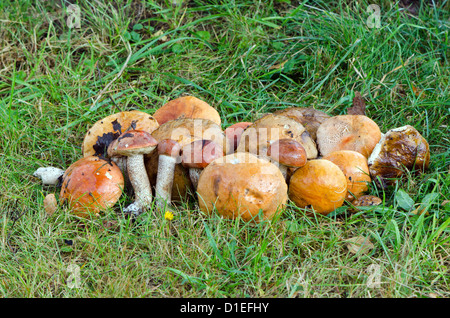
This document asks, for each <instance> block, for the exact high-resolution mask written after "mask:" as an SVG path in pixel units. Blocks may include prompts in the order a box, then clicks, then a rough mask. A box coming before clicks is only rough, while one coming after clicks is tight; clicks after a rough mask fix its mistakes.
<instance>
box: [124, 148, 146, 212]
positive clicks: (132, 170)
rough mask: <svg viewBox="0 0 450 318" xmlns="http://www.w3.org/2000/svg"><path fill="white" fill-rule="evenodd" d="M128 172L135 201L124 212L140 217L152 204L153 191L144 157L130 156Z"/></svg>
mask: <svg viewBox="0 0 450 318" xmlns="http://www.w3.org/2000/svg"><path fill="white" fill-rule="evenodd" d="M127 170H128V177H129V178H130V183H131V185H132V186H133V189H134V196H135V200H134V202H133V203H132V204H130V205H129V206H128V207H126V208H125V209H124V212H131V213H133V214H136V215H139V214H141V213H142V212H143V211H144V209H146V208H149V207H150V205H151V204H152V190H151V186H150V181H149V178H148V175H147V170H146V169H145V164H144V156H143V155H133V156H129V157H128V158H127Z"/></svg>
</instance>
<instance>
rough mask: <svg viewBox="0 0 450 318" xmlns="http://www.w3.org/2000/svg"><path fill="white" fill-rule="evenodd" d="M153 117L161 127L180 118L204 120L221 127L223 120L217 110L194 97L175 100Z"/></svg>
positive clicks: (165, 105)
mask: <svg viewBox="0 0 450 318" xmlns="http://www.w3.org/2000/svg"><path fill="white" fill-rule="evenodd" d="M153 116H154V117H155V118H156V120H157V121H158V123H159V124H160V125H162V124H164V123H166V122H168V121H170V120H174V119H178V118H204V119H209V120H211V121H212V122H214V123H216V124H217V125H219V126H220V124H221V118H220V115H219V113H218V112H217V110H216V109H215V108H214V107H212V106H210V105H209V104H208V103H207V102H205V101H202V100H201V99H199V98H197V97H194V96H183V97H179V98H176V99H173V100H171V101H169V102H167V103H166V104H164V105H163V106H162V107H161V108H159V109H157V110H156V111H155V113H154V114H153Z"/></svg>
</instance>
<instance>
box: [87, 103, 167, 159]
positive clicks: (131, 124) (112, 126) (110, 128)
mask: <svg viewBox="0 0 450 318" xmlns="http://www.w3.org/2000/svg"><path fill="white" fill-rule="evenodd" d="M158 126H159V124H158V122H157V121H156V119H155V118H154V117H153V116H151V115H149V114H147V113H145V112H142V111H138V110H132V111H123V112H119V113H115V114H112V115H109V116H107V117H105V118H103V119H101V120H99V121H97V122H96V123H95V124H94V125H93V126H92V127H91V128H90V129H89V130H88V132H87V133H86V135H85V137H84V140H83V144H82V146H81V150H82V152H83V156H84V157H87V156H93V155H99V156H104V155H106V152H107V149H108V146H109V144H110V143H111V142H112V141H113V140H114V139H117V138H118V137H119V136H120V135H121V134H122V133H124V132H125V131H126V130H128V129H130V128H131V129H137V130H144V131H147V132H149V133H151V132H153V130H155V129H156V128H158Z"/></svg>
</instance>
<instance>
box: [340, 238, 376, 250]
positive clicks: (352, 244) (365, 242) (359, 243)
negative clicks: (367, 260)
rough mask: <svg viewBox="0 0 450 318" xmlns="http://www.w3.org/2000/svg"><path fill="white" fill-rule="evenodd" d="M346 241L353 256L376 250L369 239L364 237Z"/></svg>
mask: <svg viewBox="0 0 450 318" xmlns="http://www.w3.org/2000/svg"><path fill="white" fill-rule="evenodd" d="M346 241H347V242H348V243H347V248H348V250H349V251H350V253H353V254H358V253H360V254H367V253H369V251H370V250H372V249H373V248H374V245H373V244H372V242H370V240H369V238H367V237H364V236H355V237H352V238H349V239H348V240H346Z"/></svg>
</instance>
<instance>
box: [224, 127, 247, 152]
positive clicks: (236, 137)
mask: <svg viewBox="0 0 450 318" xmlns="http://www.w3.org/2000/svg"><path fill="white" fill-rule="evenodd" d="M250 125H252V123H251V122H248V121H241V122H238V123H235V124H233V125H231V126H229V127H227V128H226V129H225V136H226V137H227V139H228V142H229V143H230V145H231V146H230V150H229V153H233V152H235V151H236V148H237V147H238V145H239V141H240V140H241V136H242V133H243V132H244V130H245V129H247V128H248V127H249V126H250Z"/></svg>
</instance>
